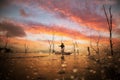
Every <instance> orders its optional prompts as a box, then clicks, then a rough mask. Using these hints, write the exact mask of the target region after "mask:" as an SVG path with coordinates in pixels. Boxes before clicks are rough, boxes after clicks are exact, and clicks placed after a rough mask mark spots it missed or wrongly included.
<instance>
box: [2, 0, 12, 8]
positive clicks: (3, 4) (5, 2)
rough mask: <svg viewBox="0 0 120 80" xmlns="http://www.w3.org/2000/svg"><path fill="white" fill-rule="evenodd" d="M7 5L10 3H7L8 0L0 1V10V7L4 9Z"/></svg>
mask: <svg viewBox="0 0 120 80" xmlns="http://www.w3.org/2000/svg"><path fill="white" fill-rule="evenodd" d="M8 4H10V1H9V0H0V8H1V7H5V6H7V5H8Z"/></svg>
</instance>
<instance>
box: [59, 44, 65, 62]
mask: <svg viewBox="0 0 120 80" xmlns="http://www.w3.org/2000/svg"><path fill="white" fill-rule="evenodd" d="M60 47H61V53H62V56H61V59H62V60H64V55H63V54H64V48H65V45H64V43H61V45H60Z"/></svg>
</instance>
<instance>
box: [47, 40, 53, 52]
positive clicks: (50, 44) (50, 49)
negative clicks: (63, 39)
mask: <svg viewBox="0 0 120 80" xmlns="http://www.w3.org/2000/svg"><path fill="white" fill-rule="evenodd" d="M48 43H49V54H50V53H51V51H52V43H51V41H50V40H48Z"/></svg>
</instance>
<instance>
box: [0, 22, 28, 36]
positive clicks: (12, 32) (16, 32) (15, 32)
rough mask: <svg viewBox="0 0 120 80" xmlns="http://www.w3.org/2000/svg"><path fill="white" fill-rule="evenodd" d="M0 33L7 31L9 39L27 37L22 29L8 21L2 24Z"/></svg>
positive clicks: (0, 24)
mask: <svg viewBox="0 0 120 80" xmlns="http://www.w3.org/2000/svg"><path fill="white" fill-rule="evenodd" d="M0 31H6V32H7V35H8V36H9V37H23V36H25V35H26V34H25V32H24V29H23V28H22V27H20V26H19V25H15V24H13V23H10V22H6V21H3V22H0Z"/></svg>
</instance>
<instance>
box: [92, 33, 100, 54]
mask: <svg viewBox="0 0 120 80" xmlns="http://www.w3.org/2000/svg"><path fill="white" fill-rule="evenodd" d="M100 38H101V36H100V34H99V36H98V39H97V40H96V46H95V47H96V49H95V48H94V47H93V45H92V41H91V39H90V47H91V48H92V50H93V51H95V53H96V54H98V55H99V52H100V51H99V50H100V49H99V43H100Z"/></svg>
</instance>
